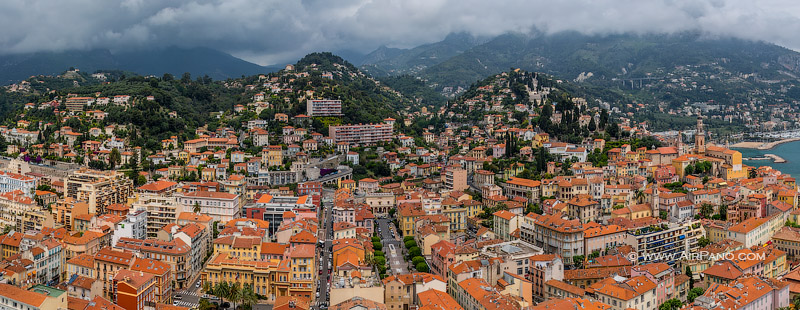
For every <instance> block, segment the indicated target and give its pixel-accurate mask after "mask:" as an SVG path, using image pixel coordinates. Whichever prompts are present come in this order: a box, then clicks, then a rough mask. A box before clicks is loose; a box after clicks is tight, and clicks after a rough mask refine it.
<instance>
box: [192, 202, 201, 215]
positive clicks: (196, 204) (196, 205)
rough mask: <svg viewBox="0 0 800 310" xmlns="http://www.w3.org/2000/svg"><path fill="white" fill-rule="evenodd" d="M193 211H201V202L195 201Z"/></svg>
mask: <svg viewBox="0 0 800 310" xmlns="http://www.w3.org/2000/svg"><path fill="white" fill-rule="evenodd" d="M192 211H194V213H200V203H198V202H195V203H194V207H193V208H192Z"/></svg>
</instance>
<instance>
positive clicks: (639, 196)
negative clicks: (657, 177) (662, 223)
mask: <svg viewBox="0 0 800 310" xmlns="http://www.w3.org/2000/svg"><path fill="white" fill-rule="evenodd" d="M656 186H658V185H656ZM633 198H636V203H642V201H644V191H642V190H641V189H637V190H636V192H634V194H633Z"/></svg>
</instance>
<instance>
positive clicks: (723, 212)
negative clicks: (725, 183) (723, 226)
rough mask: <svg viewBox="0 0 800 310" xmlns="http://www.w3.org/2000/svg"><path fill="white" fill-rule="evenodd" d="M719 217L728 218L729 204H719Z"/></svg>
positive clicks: (725, 219)
mask: <svg viewBox="0 0 800 310" xmlns="http://www.w3.org/2000/svg"><path fill="white" fill-rule="evenodd" d="M719 217H720V219H721V220H723V221H727V220H728V205H725V204H723V205H720V206H719Z"/></svg>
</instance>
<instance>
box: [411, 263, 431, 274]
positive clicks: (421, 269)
mask: <svg viewBox="0 0 800 310" xmlns="http://www.w3.org/2000/svg"><path fill="white" fill-rule="evenodd" d="M415 267H416V268H417V271H419V272H428V271H429V270H430V269H429V268H428V264H426V263H424V262H423V263H419V264H416V265H415Z"/></svg>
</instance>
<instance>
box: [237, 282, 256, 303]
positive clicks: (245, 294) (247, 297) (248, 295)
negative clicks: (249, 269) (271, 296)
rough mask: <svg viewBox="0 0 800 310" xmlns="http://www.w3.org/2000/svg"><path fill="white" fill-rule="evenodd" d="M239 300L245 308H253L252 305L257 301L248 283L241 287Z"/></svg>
mask: <svg viewBox="0 0 800 310" xmlns="http://www.w3.org/2000/svg"><path fill="white" fill-rule="evenodd" d="M240 301H241V302H242V308H245V309H253V305H255V304H257V303H258V296H257V295H256V292H255V291H254V290H253V287H252V286H250V284H245V285H244V287H243V288H242V296H241V299H240Z"/></svg>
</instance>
